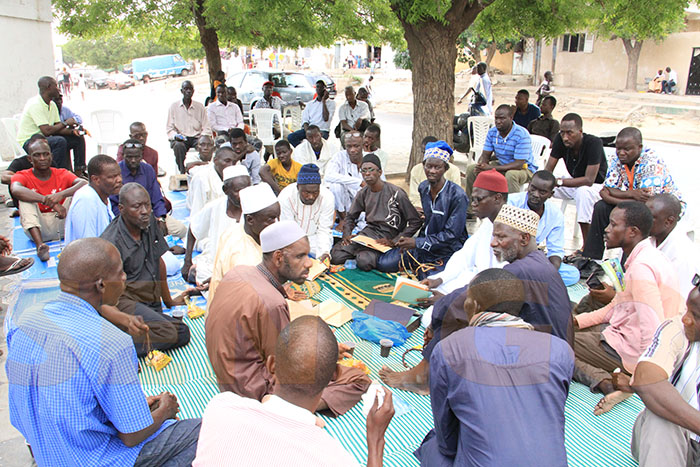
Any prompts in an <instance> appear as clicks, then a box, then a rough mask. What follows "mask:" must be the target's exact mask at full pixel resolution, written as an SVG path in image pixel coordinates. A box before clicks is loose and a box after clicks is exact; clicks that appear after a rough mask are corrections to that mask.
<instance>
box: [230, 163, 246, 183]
mask: <svg viewBox="0 0 700 467" xmlns="http://www.w3.org/2000/svg"><path fill="white" fill-rule="evenodd" d="M236 177H250V174H249V173H248V169H246V167H245V165H243V164H236V165H230V166H228V167H226V168H225V169H224V181H226V180H231V179H232V178H236Z"/></svg>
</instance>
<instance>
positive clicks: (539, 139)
mask: <svg viewBox="0 0 700 467" xmlns="http://www.w3.org/2000/svg"><path fill="white" fill-rule="evenodd" d="M530 141H531V145H532V156H533V158H534V159H535V165H537V170H542V169H544V167H545V165H547V159H548V158H549V153H550V152H551V151H550V149H549V145H550V144H552V142H551V141H549V139H548V138H545V137H544V136H538V135H530Z"/></svg>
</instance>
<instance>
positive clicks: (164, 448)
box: [134, 418, 202, 467]
mask: <svg viewBox="0 0 700 467" xmlns="http://www.w3.org/2000/svg"><path fill="white" fill-rule="evenodd" d="M201 426H202V419H201V418H190V419H187V420H178V421H176V422H175V423H173V424H172V425H170V426H169V427H167V428H166V429H164V430H163V431H161V432H160V434H159V435H158V436H156V437H155V438H153V439H152V440H150V441H149V442H147V443H146V444H144V445H143V447H142V448H141V452H140V453H139V455H138V457H137V458H136V462H134V467H146V466H159V467H160V466H163V467H180V466H183V467H185V466H190V465H191V464H192V461H193V460H194V457H195V455H196V454H197V441H198V440H199V429H200V428H201Z"/></svg>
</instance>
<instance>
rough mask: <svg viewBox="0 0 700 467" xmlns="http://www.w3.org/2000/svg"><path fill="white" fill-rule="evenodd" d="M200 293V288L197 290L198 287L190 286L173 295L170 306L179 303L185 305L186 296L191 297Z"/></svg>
mask: <svg viewBox="0 0 700 467" xmlns="http://www.w3.org/2000/svg"><path fill="white" fill-rule="evenodd" d="M198 293H199V290H197V288H196V287H189V288H187V289H186V290H184V291H182V292H180V293H179V294H177V296H176V297H173V299H172V300H171V301H170V304H169V305H168V308H172V307H174V306H179V305H184V304H185V297H189V296H190V295H197V294H198Z"/></svg>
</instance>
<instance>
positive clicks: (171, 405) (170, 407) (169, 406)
mask: <svg viewBox="0 0 700 467" xmlns="http://www.w3.org/2000/svg"><path fill="white" fill-rule="evenodd" d="M155 397H156V400H155V401H154V403H157V404H158V405H157V407H156V409H154V410H158V409H161V410H164V411H165V413H166V415H165V418H166V420H167V419H170V418H173V419H176V418H177V413H178V412H179V411H180V404H178V402H177V397H175V394H171V393H169V392H163V393H161V394H158V395H157V396H155ZM149 407H150V404H149Z"/></svg>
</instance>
